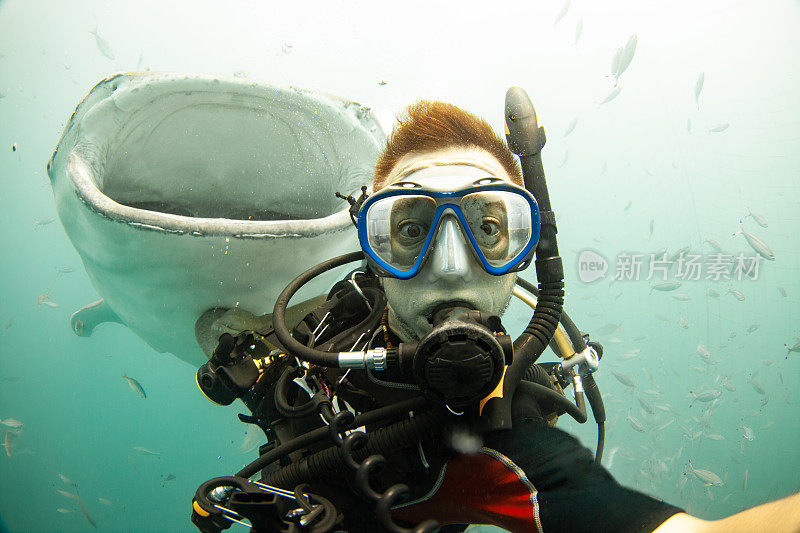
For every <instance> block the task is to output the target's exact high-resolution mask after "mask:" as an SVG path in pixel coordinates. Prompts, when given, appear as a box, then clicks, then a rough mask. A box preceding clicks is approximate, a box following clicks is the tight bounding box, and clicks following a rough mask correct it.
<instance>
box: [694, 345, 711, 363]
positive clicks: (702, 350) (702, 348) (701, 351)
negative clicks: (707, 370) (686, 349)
mask: <svg viewBox="0 0 800 533" xmlns="http://www.w3.org/2000/svg"><path fill="white" fill-rule="evenodd" d="M697 353H699V354H700V356H701V357H703V358H704V359H708V358H709V357H711V352H710V351H708V348H706V345H705V344H703V343H700V344H698V345H697Z"/></svg>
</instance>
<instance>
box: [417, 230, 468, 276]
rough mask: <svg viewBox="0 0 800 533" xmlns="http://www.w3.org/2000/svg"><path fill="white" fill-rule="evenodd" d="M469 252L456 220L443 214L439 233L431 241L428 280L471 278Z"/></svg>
mask: <svg viewBox="0 0 800 533" xmlns="http://www.w3.org/2000/svg"><path fill="white" fill-rule="evenodd" d="M470 259H471V257H470V254H469V250H467V243H466V242H464V236H463V235H462V233H461V230H459V229H458V221H457V219H456V218H455V217H453V216H448V215H445V218H443V219H442V222H441V227H440V228H439V234H438V235H437V236H436V240H435V241H434V243H433V255H432V256H431V259H430V262H429V264H428V268H427V270H428V281H431V282H434V281H436V280H438V279H459V280H460V281H469V280H470V279H472V269H471V268H470Z"/></svg>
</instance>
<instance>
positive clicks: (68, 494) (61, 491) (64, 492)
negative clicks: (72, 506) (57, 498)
mask: <svg viewBox="0 0 800 533" xmlns="http://www.w3.org/2000/svg"><path fill="white" fill-rule="evenodd" d="M56 492H57V493H59V494H61V495H62V496H65V497H67V498H69V499H71V500H77V499H78V495H77V494H73V493H71V492H67V491H65V490H61V489H56Z"/></svg>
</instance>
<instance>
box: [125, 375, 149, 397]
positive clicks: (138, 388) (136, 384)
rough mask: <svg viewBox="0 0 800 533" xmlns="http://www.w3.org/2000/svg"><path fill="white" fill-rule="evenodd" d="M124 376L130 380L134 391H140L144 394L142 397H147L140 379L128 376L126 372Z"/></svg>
mask: <svg viewBox="0 0 800 533" xmlns="http://www.w3.org/2000/svg"><path fill="white" fill-rule="evenodd" d="M122 377H123V378H125V380H126V381H127V382H128V385H129V386H130V388H131V390H132V391H134V392H138V393H139V394H140V395H141V396H142V398H144V399H147V394H146V393H145V392H144V389H143V388H142V386H141V385H140V384H139V382H138V381H136V380H135V379H133V378H131V377H128V376H126V375H125V374H124V373H123V374H122Z"/></svg>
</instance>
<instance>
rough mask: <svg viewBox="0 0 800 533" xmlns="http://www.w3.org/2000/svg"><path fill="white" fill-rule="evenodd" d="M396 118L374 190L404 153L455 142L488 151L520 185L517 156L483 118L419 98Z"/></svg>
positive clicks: (429, 150) (428, 149)
mask: <svg viewBox="0 0 800 533" xmlns="http://www.w3.org/2000/svg"><path fill="white" fill-rule="evenodd" d="M397 120H398V124H397V125H396V126H395V127H394V129H393V130H392V133H391V135H390V136H389V138H388V139H387V140H386V147H385V148H384V149H383V151H382V152H381V154H380V155H379V156H378V162H377V163H376V164H375V171H374V175H373V181H372V187H373V190H375V191H378V190H380V189H381V188H383V187H385V186H386V185H387V183H386V181H387V179H388V176H389V172H391V170H392V169H393V168H394V166H395V165H396V164H397V162H398V161H399V160H400V158H402V157H403V156H404V155H406V154H409V153H419V152H434V151H437V150H443V149H446V148H452V147H454V146H456V147H463V148H477V149H481V150H484V151H486V152H488V153H489V154H491V155H492V156H493V157H494V158H495V159H497V161H498V162H499V163H500V164H501V165H502V166H503V168H504V169H505V171H506V172H507V173H508V175H509V176H510V177H511V179H512V180H513V181H514V182H515V183H517V184H519V185H523V181H522V170H521V168H520V166H519V161H518V160H517V158H516V156H515V155H514V154H513V153H512V152H511V150H509V149H508V146H507V145H506V143H505V142H504V141H503V140H502V139H500V137H498V136H497V134H495V132H494V130H493V129H492V127H491V126H490V125H489V123H488V122H486V121H485V120H483V119H482V118H480V117H478V116H476V115H473V114H472V113H469V112H467V111H464V110H463V109H461V108H459V107H456V106H454V105H453V104H448V103H445V102H431V101H428V100H420V101H418V102H416V103H414V104H412V105H410V106H409V107H408V108H406V110H405V114H404V115H402V116H399V117H397Z"/></svg>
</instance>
